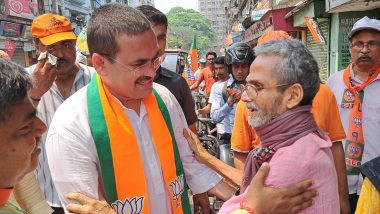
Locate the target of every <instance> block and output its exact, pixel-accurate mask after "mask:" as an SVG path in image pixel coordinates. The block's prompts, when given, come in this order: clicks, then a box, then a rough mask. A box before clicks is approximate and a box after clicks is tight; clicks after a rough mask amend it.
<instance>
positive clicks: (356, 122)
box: [353, 117, 362, 127]
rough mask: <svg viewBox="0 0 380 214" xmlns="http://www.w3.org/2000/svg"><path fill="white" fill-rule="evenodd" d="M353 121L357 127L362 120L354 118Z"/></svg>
mask: <svg viewBox="0 0 380 214" xmlns="http://www.w3.org/2000/svg"><path fill="white" fill-rule="evenodd" d="M353 121H354V124H355V127H359V126H360V125H361V124H362V119H360V118H357V117H354V120H353Z"/></svg>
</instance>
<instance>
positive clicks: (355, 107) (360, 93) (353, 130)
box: [341, 64, 380, 175]
mask: <svg viewBox="0 0 380 214" xmlns="http://www.w3.org/2000/svg"><path fill="white" fill-rule="evenodd" d="M350 68H351V64H349V65H348V66H347V68H346V69H345V70H344V73H343V81H344V84H345V85H346V87H347V89H346V90H345V91H344V94H343V101H342V105H341V107H342V108H351V112H350V120H349V121H350V122H349V126H348V133H347V139H346V141H345V159H346V171H347V175H359V173H360V171H359V166H360V165H361V160H362V157H363V151H364V143H365V142H364V136H363V126H362V118H363V113H362V103H363V99H364V88H365V87H366V86H368V85H369V84H371V83H372V82H373V81H374V80H375V79H376V78H377V76H378V75H379V73H380V66H379V65H377V66H376V67H374V69H370V76H369V78H368V79H367V80H366V81H365V82H363V84H361V85H358V86H354V85H353V84H352V78H351V72H350Z"/></svg>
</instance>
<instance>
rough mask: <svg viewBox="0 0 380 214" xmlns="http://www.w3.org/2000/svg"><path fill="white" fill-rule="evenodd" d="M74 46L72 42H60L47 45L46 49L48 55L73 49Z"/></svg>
mask: <svg viewBox="0 0 380 214" xmlns="http://www.w3.org/2000/svg"><path fill="white" fill-rule="evenodd" d="M74 46H75V43H74V42H72V41H66V42H61V43H58V44H55V45H48V46H47V48H46V49H47V51H48V52H49V53H54V52H55V51H57V50H58V49H62V50H68V49H72V48H74ZM72 50H73V49H72Z"/></svg>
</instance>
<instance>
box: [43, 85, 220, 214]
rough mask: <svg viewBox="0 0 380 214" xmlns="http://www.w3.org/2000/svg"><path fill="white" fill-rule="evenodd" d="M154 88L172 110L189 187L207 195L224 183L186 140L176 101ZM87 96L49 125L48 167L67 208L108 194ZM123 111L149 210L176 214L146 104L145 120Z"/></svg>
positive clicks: (70, 103) (161, 88) (74, 98)
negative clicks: (77, 196)
mask: <svg viewBox="0 0 380 214" xmlns="http://www.w3.org/2000/svg"><path fill="white" fill-rule="evenodd" d="M154 88H155V89H156V90H157V92H158V94H159V95H160V96H161V98H162V100H163V101H164V103H165V105H166V107H167V108H168V112H169V114H170V119H171V122H172V125H173V131H174V134H175V138H176V141H177V144H178V149H179V153H180V156H181V160H182V163H183V167H184V170H185V175H186V181H187V183H188V185H189V186H190V188H191V189H192V191H193V194H198V193H202V192H206V191H208V190H209V189H211V188H212V187H213V186H215V185H216V184H217V183H219V182H220V180H221V177H220V176H219V175H218V174H216V173H215V172H214V171H212V170H211V169H209V168H208V167H207V166H205V165H204V164H201V163H200V162H198V161H197V160H196V159H195V158H194V156H193V153H192V151H191V150H190V148H189V146H188V143H187V141H186V139H185V138H184V137H183V134H182V132H183V129H185V128H186V129H187V123H186V119H185V116H184V114H183V112H182V110H181V107H180V105H179V104H178V102H177V100H176V99H175V97H174V95H173V94H171V93H170V92H169V91H168V90H167V89H166V88H165V87H164V86H161V85H159V84H154ZM86 91H87V87H85V88H83V89H81V90H80V91H79V92H78V93H77V94H75V95H74V96H72V97H70V98H69V99H68V100H67V101H66V102H65V103H64V104H63V105H61V107H60V108H59V109H58V110H57V112H56V114H55V117H54V119H53V121H52V123H51V125H50V129H49V133H48V137H47V143H46V145H47V147H46V152H47V156H48V162H49V167H50V171H51V174H52V178H53V181H54V184H55V186H56V188H57V192H58V195H59V198H60V200H61V202H62V204H63V205H64V206H65V205H67V204H68V202H69V201H67V200H66V199H65V198H64V196H65V195H66V194H67V193H69V192H81V193H83V194H85V195H88V196H90V197H92V198H96V199H98V198H99V196H100V194H101V193H100V192H104V191H100V192H98V189H100V190H102V188H103V187H102V186H101V185H99V184H101V182H99V181H100V180H101V174H100V171H99V160H98V155H97V151H96V146H95V143H94V139H93V137H92V136H91V131H90V127H89V121H88V110H87V94H86ZM124 111H125V113H126V115H127V116H128V118H129V120H130V122H131V124H132V126H133V129H134V132H135V135H136V139H137V143H138V146H139V150H140V157H141V158H142V162H143V165H144V173H145V177H146V178H145V179H146V180H147V189H148V193H149V202H150V210H151V212H152V211H154V213H172V210H171V205H170V204H171V202H170V198H169V195H168V190H167V189H166V187H165V186H166V184H165V182H164V179H163V175H162V170H161V164H160V160H159V158H158V156H157V154H156V151H155V146H154V143H153V138H152V135H151V132H150V126H149V120H148V117H147V113H146V109H145V106H144V104H143V102H142V103H141V107H140V115H137V114H136V112H135V111H133V110H131V109H127V108H124ZM131 175H133V172H131Z"/></svg>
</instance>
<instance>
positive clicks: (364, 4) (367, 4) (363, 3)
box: [326, 0, 380, 13]
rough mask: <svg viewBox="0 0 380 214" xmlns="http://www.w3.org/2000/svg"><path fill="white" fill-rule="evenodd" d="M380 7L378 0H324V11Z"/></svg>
mask: <svg viewBox="0 0 380 214" xmlns="http://www.w3.org/2000/svg"><path fill="white" fill-rule="evenodd" d="M376 8H380V1H368V0H326V11H327V12H328V13H338V12H347V11H365V10H373V9H376Z"/></svg>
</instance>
